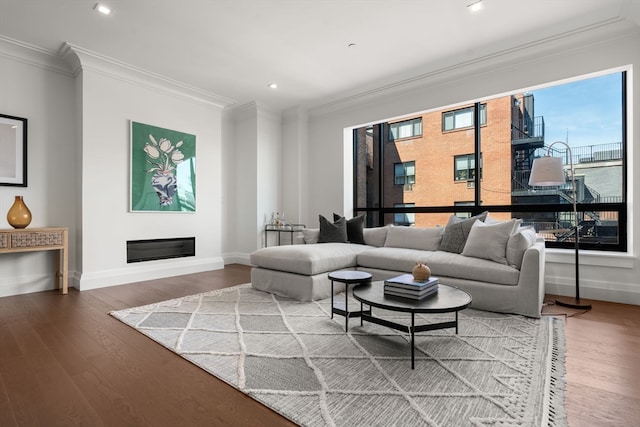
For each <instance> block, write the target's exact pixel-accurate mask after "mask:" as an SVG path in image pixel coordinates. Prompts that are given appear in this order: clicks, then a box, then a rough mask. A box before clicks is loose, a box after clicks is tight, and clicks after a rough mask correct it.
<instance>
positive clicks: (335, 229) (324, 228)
mask: <svg viewBox="0 0 640 427" xmlns="http://www.w3.org/2000/svg"><path fill="white" fill-rule="evenodd" d="M319 219H320V234H319V235H318V243H347V242H348V238H347V220H346V219H344V218H340V219H339V220H337V221H336V222H334V223H331V222H330V221H329V220H328V219H327V218H325V217H323V216H322V215H319Z"/></svg>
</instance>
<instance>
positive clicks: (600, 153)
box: [535, 142, 622, 165]
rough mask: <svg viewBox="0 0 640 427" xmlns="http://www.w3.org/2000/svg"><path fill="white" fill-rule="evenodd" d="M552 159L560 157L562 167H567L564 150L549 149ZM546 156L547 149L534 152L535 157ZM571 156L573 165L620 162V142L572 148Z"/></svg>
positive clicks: (567, 156) (567, 154) (566, 154)
mask: <svg viewBox="0 0 640 427" xmlns="http://www.w3.org/2000/svg"><path fill="white" fill-rule="evenodd" d="M550 154H551V155H552V156H553V157H561V158H562V159H563V160H562V162H563V164H564V165H568V164H569V163H570V162H569V152H568V151H567V150H566V149H555V148H552V149H551V153H550ZM546 155H547V148H546V147H544V148H539V149H537V150H536V152H535V157H542V156H546ZM571 155H572V157H573V159H572V160H573V164H574V165H577V164H580V163H595V162H606V161H615V160H622V142H612V143H609V144H598V145H585V146H581V147H572V148H571Z"/></svg>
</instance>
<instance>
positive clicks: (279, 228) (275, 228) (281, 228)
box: [264, 224, 306, 248]
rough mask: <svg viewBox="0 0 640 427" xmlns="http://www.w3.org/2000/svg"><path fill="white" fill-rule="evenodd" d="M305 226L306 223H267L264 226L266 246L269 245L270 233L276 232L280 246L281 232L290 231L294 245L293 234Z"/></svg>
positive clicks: (291, 241)
mask: <svg viewBox="0 0 640 427" xmlns="http://www.w3.org/2000/svg"><path fill="white" fill-rule="evenodd" d="M305 228H306V226H305V225H304V224H284V225H275V224H267V225H265V226H264V246H265V248H266V247H267V246H269V233H276V236H277V245H278V246H280V233H289V237H290V239H289V240H290V244H292V245H293V234H294V233H298V232H300V231H302V230H304V229H305Z"/></svg>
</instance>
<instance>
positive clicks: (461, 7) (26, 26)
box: [0, 0, 640, 109]
mask: <svg viewBox="0 0 640 427" xmlns="http://www.w3.org/2000/svg"><path fill="white" fill-rule="evenodd" d="M472 1H473V0H181V1H177V0H104V1H103V2H102V3H104V4H106V5H108V6H109V7H110V8H111V9H112V10H113V13H112V15H111V16H103V15H100V14H99V13H97V12H96V11H95V10H94V6H95V4H96V2H97V0H55V1H52V0H0V36H3V37H4V38H9V39H13V40H18V41H20V42H22V43H27V44H30V45H34V46H37V47H39V48H41V49H45V50H48V51H51V52H56V53H57V52H58V51H60V49H61V47H62V45H63V44H64V43H69V44H71V45H74V46H78V47H80V48H82V49H86V50H89V51H91V52H94V53H97V54H99V55H102V56H105V57H108V58H112V59H115V60H118V61H120V62H124V63H126V64H129V65H132V66H135V67H138V68H141V69H144V70H148V71H151V72H153V73H156V74H159V75H162V76H165V77H168V78H170V79H173V80H176V81H179V82H182V83H184V84H187V85H189V86H193V87H195V88H198V89H200V90H203V91H206V92H209V93H211V94H215V95H216V96H219V97H222V98H225V99H226V100H228V103H229V104H238V105H242V104H244V103H247V102H250V101H257V102H259V103H261V104H263V105H266V106H269V107H272V108H276V109H285V108H288V107H292V106H295V105H313V104H318V103H322V102H327V101H329V100H332V99H338V98H341V97H344V96H347V95H349V94H355V93H359V92H364V91H367V90H370V89H373V88H377V87H381V86H385V85H387V84H391V83H393V82H397V81H400V80H404V79H409V78H412V77H415V76H419V75H422V74H425V73H428V72H430V71H434V70H436V69H439V68H442V67H445V66H448V65H454V64H457V63H461V62H465V61H469V60H473V59H476V58H480V57H483V56H486V55H491V54H493V53H496V52H500V51H503V50H505V49H513V48H515V47H518V46H522V45H525V44H528V43H532V42H535V41H537V40H541V39H546V38H549V37H554V36H557V35H560V34H564V33H566V32H570V31H572V30H575V29H579V28H582V27H586V26H591V25H595V24H598V23H601V22H606V21H610V20H616V19H618V20H619V19H624V20H628V21H629V22H631V23H632V24H633V25H636V26H640V0H534V1H524V0H484V1H485V5H486V7H485V9H484V10H482V11H480V12H479V13H475V14H472V13H470V12H469V11H468V10H467V8H466V6H467V5H468V4H469V3H471V2H472ZM351 44H353V45H351ZM350 45H351V46H350ZM272 82H275V83H277V84H278V88H277V89H275V90H274V89H270V88H269V87H268V84H269V83H272Z"/></svg>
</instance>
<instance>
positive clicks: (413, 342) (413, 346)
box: [411, 312, 416, 369]
mask: <svg viewBox="0 0 640 427" xmlns="http://www.w3.org/2000/svg"><path fill="white" fill-rule="evenodd" d="M415 348H416V347H415V314H414V313H413V312H411V369H414V368H415V351H416V350H415Z"/></svg>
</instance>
